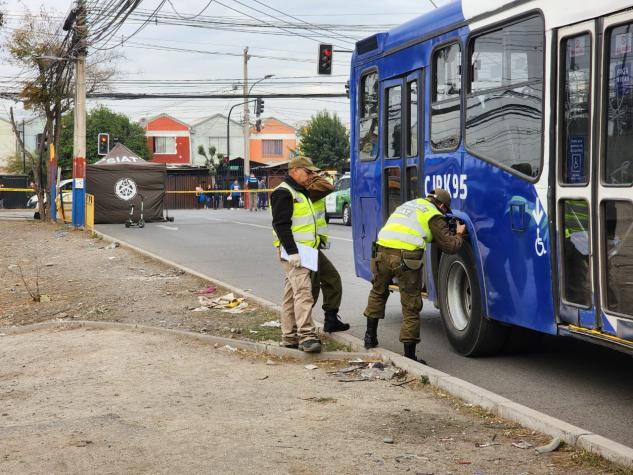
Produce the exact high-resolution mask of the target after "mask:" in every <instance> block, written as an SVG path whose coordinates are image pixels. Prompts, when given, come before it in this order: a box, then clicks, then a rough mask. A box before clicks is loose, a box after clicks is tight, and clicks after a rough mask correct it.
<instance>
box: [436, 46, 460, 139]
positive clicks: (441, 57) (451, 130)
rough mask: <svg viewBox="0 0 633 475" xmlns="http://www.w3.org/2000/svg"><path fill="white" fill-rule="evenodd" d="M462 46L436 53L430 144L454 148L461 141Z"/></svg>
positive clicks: (439, 50) (446, 47) (443, 49)
mask: <svg viewBox="0 0 633 475" xmlns="http://www.w3.org/2000/svg"><path fill="white" fill-rule="evenodd" d="M461 62H462V49H461V46H460V45H459V44H457V43H455V44H452V45H449V46H445V47H443V48H440V49H438V50H436V51H435V53H434V54H433V86H432V97H431V147H432V148H433V149H434V150H452V149H455V148H457V145H459V141H460V118H461V111H460V108H461V103H460V97H461V92H462V74H461Z"/></svg>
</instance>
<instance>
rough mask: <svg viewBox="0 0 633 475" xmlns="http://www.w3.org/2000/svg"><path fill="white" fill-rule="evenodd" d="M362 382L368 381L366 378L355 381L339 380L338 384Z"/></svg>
mask: <svg viewBox="0 0 633 475" xmlns="http://www.w3.org/2000/svg"><path fill="white" fill-rule="evenodd" d="M363 381H369V379H368V378H355V379H345V378H340V379H339V380H338V382H339V383H362V382H363Z"/></svg>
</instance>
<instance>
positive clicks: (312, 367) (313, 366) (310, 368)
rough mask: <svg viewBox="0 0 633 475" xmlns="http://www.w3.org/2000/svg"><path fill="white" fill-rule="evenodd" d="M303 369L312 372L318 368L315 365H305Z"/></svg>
mask: <svg viewBox="0 0 633 475" xmlns="http://www.w3.org/2000/svg"><path fill="white" fill-rule="evenodd" d="M304 368H305V369H309V370H314V369H317V368H318V366H317V365H315V364H307V365H305V366H304Z"/></svg>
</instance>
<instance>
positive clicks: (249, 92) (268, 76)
mask: <svg viewBox="0 0 633 475" xmlns="http://www.w3.org/2000/svg"><path fill="white" fill-rule="evenodd" d="M273 76H274V74H266V76H264V77H263V78H261V79H258V80H257V81H255V82H254V83H253V84H252V85H251V87H250V88H249V89H248V95H249V96H250V95H251V91H252V90H253V88H254V87H255V84H257V83H260V82H262V81H263V80H265V79H270V78H271V77H273Z"/></svg>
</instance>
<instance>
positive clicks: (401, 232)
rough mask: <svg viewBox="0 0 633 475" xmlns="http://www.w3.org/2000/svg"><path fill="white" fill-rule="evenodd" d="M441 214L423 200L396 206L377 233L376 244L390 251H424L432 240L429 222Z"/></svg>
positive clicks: (427, 201) (432, 205)
mask: <svg viewBox="0 0 633 475" xmlns="http://www.w3.org/2000/svg"><path fill="white" fill-rule="evenodd" d="M441 215H442V213H441V212H440V211H439V210H438V209H437V208H436V207H435V205H434V204H433V203H431V202H430V201H429V200H426V199H424V198H418V199H415V200H411V201H407V202H406V203H403V204H401V205H400V206H398V207H397V208H396V209H395V211H394V212H393V213H392V214H391V216H389V219H388V220H387V223H385V225H384V226H383V228H382V229H381V230H380V232H379V233H378V241H376V243H377V244H379V245H380V246H384V247H389V248H392V249H403V250H405V251H415V250H417V249H425V248H426V243H428V242H431V241H432V240H433V234H432V233H431V229H430V228H429V221H430V220H431V218H433V217H434V216H441Z"/></svg>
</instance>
